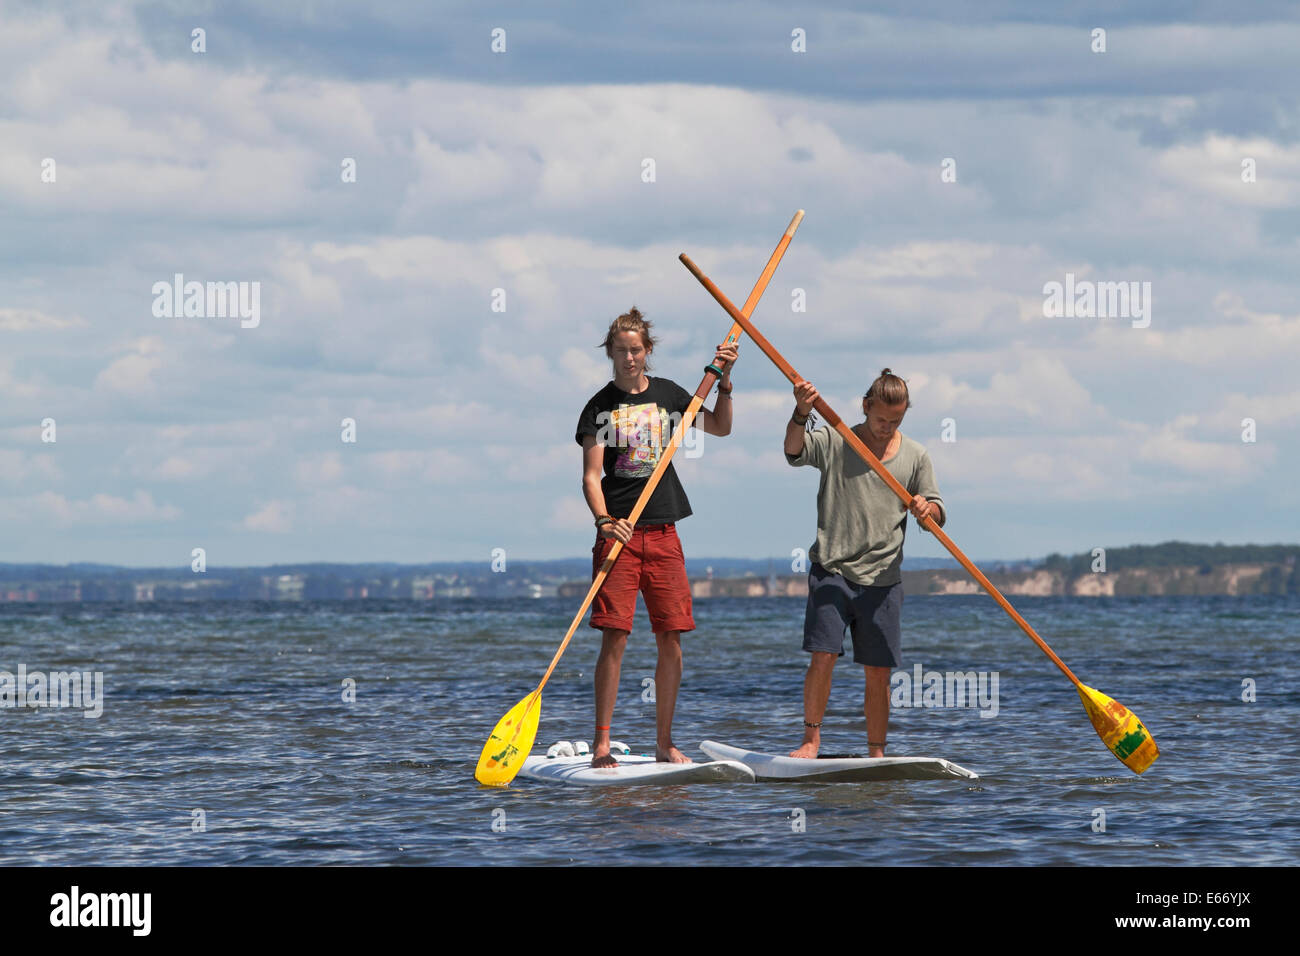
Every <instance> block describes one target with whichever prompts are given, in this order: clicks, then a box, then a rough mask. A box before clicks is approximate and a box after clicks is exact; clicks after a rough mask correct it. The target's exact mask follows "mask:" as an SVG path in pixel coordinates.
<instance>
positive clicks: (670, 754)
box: [655, 744, 695, 763]
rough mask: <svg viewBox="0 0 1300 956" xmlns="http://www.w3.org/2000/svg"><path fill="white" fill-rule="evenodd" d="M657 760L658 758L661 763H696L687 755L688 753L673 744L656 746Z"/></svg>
mask: <svg viewBox="0 0 1300 956" xmlns="http://www.w3.org/2000/svg"><path fill="white" fill-rule="evenodd" d="M655 760H658V761H659V762H660V763H694V762H695V761H694V760H692V759H691V758H690V757H688V756H686V754H684V753H682V752H681V751H680V750H678V749H677V748H676V747H674V746H673V745H672V744H669V745H668V746H667V747H656V748H655Z"/></svg>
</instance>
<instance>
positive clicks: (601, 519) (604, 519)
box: [596, 515, 614, 528]
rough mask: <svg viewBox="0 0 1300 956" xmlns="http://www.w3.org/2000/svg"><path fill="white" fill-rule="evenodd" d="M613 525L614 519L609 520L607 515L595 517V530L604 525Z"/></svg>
mask: <svg viewBox="0 0 1300 956" xmlns="http://www.w3.org/2000/svg"><path fill="white" fill-rule="evenodd" d="M613 523H614V519H613V518H611V517H610V516H609V515H597V516H596V527H597V528H603V527H604V526H605V525H607V524H613Z"/></svg>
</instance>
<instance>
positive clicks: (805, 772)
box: [700, 740, 979, 783]
mask: <svg viewBox="0 0 1300 956" xmlns="http://www.w3.org/2000/svg"><path fill="white" fill-rule="evenodd" d="M700 749H701V750H703V751H704V752H705V753H706V754H708V755H709V756H710V757H713V758H714V759H715V760H734V761H737V762H739V763H742V764H744V765H745V766H746V767H749V768H750V769H751V770H752V771H753V772H754V776H755V777H756V778H758V779H759V780H798V781H801V782H806V783H838V782H846V783H852V782H857V781H866V780H978V779H979V774H977V773H975V772H974V771H971V770H967V769H966V768H965V767H959V766H957V765H956V764H955V763H952V762H951V761H948V760H944V759H943V758H942V757H817V758H815V759H812V760H808V759H804V758H801V757H786V756H780V755H777V754H761V753H756V752H755V751H753V750H743V749H741V748H740V747H728V746H727V745H726V744H720V743H716V742H714V741H712V740H706V741H704V743H702V744H700Z"/></svg>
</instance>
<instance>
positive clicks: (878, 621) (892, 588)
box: [785, 369, 947, 757]
mask: <svg viewBox="0 0 1300 956" xmlns="http://www.w3.org/2000/svg"><path fill="white" fill-rule="evenodd" d="M817 397H818V394H817V389H816V388H814V387H813V385H812V383H811V382H806V381H802V380H801V381H800V382H799V383H798V384H797V385H795V387H794V400H795V409H794V415H792V416H791V418H790V422H789V424H788V425H786V429H785V457H786V460H787V461H788V462H789V463H790V464H791V465H796V466H798V465H812V466H814V467H816V468H817V469H818V470H820V471H821V485H820V486H819V487H818V489H817V541H816V542H815V543H814V544H813V546H812V547H811V548H810V549H809V551H808V558H809V560H810V561H811V562H812V565H811V568H810V570H809V572H808V606H807V609H806V610H805V611H804V623H803V649H804V650H805V651H808V652H809V653H811V654H812V659H811V660H810V661H809V663H808V673H807V674H806V675H805V677H804V687H803V709H804V717H803V722H804V732H803V743H802V745H801V746H800V747H799V748H798V749H797V750H794V751H792V752H791V754H790V756H791V757H816V756H817V752H818V750H819V749H820V747H821V725H822V717H823V716H824V715H825V713H826V703H827V701H828V700H829V699H830V694H831V675H832V673H833V672H834V669H835V659H836V658H837V657H838V656H840V655H842V654H843V653H844V631H845V628H848V629H849V630H850V633H851V634H852V636H853V660H854V662H855V663H858V664H861V665H863V669H864V670H865V672H866V680H867V683H866V692H865V695H864V699H863V707H862V710H863V713H864V715H865V716H866V718H867V746H868V747H869V748H870V749H869V752H868V756H871V757H883V756H884V755H885V743H886V740H885V737H886V733H887V731H888V728H889V674H890V671H891V669H892V668H895V667H898V666H899V665H900V664H901V663H902V660H901V657H902V655H901V645H902V631H901V627H900V623H901V622H900V618H901V612H902V609H903V583H902V581H903V577H902V571H901V568H902V563H903V535H904V532H905V531H906V524H907V514H908V512H909V511H910V512H911V513H912V516H913V517H914V518H916V519H917V523H918V524H919V523H920V522H922V521H923V520H924V519H925V518H926V517H927V516H930V517H933V518H934V519H935V521H937V522H938V523H939V525H940V526H942V525H943V523H944V521H945V520H946V518H947V513H946V511H945V509H944V506H943V499H942V498H941V497H940V496H939V486H938V485H937V484H936V483H935V480H934V468H933V467H932V466H931V464H930V456H929V455H928V454H927V453H926V450H925V448H923V447H922V446H921V445H920V444H918V443H917V442H915V441H913V440H912V439H910V438H908V437H907V436H906V435H904V434H903V433H902V432H900V431H899V430H898V426H899V425H901V424H902V423H903V416H904V415H905V414H906V412H907V409H908V407H909V406H910V405H911V404H912V402H911V399H910V397H909V396H908V392H907V383H906V382H904V381H903V380H902V379H901V378H899V377H898V376H897V375H894V374H892V373H891V372H890V370H889V369H884V370H883V371H882V372H881V373H880V377H879V378H877V379H876V380H875V381H874V382H872V384H871V388H870V389H868V390H867V394H866V395H865V396H863V399H862V411H863V414H865V415H866V417H867V420H866V421H865V422H863V423H862V424H860V425H856V426H854V429H853V431H854V434H856V435H857V436H858V438H860V439H862V442H863V444H865V445H866V446H867V448H868V449H870V450H871V453H872V454H873V455H875V456H876V457H877V458H879V459H880V462H881V464H883V465H884V466H885V467H886V468H888V469H889V471H890V473H891V474H893V476H894V477H895V478H897V479H898V480H899V482H900V483H901V484H902V485H903V487H904V488H906V489H907V491H908V492H909V493H910V494H911V495H912V501H911V504H910V505H908V506H907V507H906V508H904V507H903V503H902V502H901V501H900V500H899V498H898V496H897V495H895V494H894V492H892V491H891V490H890V489H889V487H888V486H887V485H886V484H885V483H884V482H883V481H882V480H881V479H880V476H878V475H877V474H876V473H875V472H874V471H872V470H871V468H870V467H869V466H868V465H867V463H866V462H864V461H863V460H862V459H861V458H860V457H858V455H857V454H856V453H855V452H854V451H853V449H852V448H850V447H849V446H848V444H847V443H846V442H845V441H844V439H843V438H842V437H841V436H840V434H839V433H838V432H836V431H835V430H834V429H832V428H818V429H816V430H815V431H812V432H808V431H806V430H805V427H804V426H805V425H806V424H807V422H808V416H809V414H810V413H811V412H812V408H813V403H814V402H815V401H816V400H817Z"/></svg>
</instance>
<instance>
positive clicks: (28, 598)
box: [0, 542, 1300, 604]
mask: <svg viewBox="0 0 1300 956" xmlns="http://www.w3.org/2000/svg"><path fill="white" fill-rule="evenodd" d="M1298 559H1300V545H1196V544H1186V543H1183V542H1168V543H1166V544H1162V545H1137V546H1130V547H1125V548H1114V549H1109V550H1106V549H1102V548H1098V549H1096V550H1095V551H1093V552H1091V553H1089V554H1080V555H1074V556H1071V557H1065V556H1062V555H1056V554H1054V555H1049V556H1048V557H1047V558H1043V559H1040V560H1025V561H1019V562H1006V561H991V562H985V563H979V562H977V564H978V566H979V567H980V569H981V570H982V571H983V572H984V573H985V574H986V575H987V576H988V578H989V580H990V581H991V582H992V583H993V585H994V586H995V587H996V588H998V589H999V590H1000V591H1002V592H1003V593H1004V594H1007V595H1022V596H1050V595H1074V596H1082V597H1088V596H1095V597H1101V596H1142V595H1151V596H1157V595H1160V596H1170V595H1189V596H1190V595H1215V594H1217V595H1253V594H1277V595H1286V594H1297V593H1300V560H1298ZM804 566H806V558H801V557H796V559H795V560H793V561H792V560H791V559H789V558H761V559H744V558H704V559H696V560H689V561H688V562H687V573H688V575H689V577H690V579H691V592H692V595H693V596H694V597H696V598H700V599H707V598H709V597H800V598H801V597H803V596H804V595H806V594H807V579H806V574H805V573H803V567H804ZM590 581H591V562H590V559H588V558H569V559H562V560H556V561H528V562H525V561H508V560H506V559H504V558H494V559H492V560H488V561H466V562H442V563H436V564H427V565H402V564H378V563H374V564H297V565H278V566H271V567H264V568H208V569H206V570H202V571H196V570H193V569H191V568H189V567H183V568H143V569H131V568H117V567H112V566H109V565H90V564H81V565H66V566H63V567H59V566H55V565H38V564H32V565H22V564H0V604H6V603H94V602H118V603H149V602H155V601H304V600H306V601H313V600H358V599H385V600H414V601H431V600H435V599H440V598H482V599H487V600H492V599H500V598H521V597H523V598H539V597H554V596H558V597H566V598H567V597H576V598H578V599H581V597H582V596H583V595H584V594H585V593H586V591H587V588H588V587H589V586H590ZM903 587H904V590H905V591H906V592H907V593H909V594H934V595H943V594H977V593H980V590H981V589H980V588H979V586H978V585H977V584H976V583H975V581H974V580H973V579H972V578H970V577H969V576H968V575H967V574H966V572H965V571H964V570H962V569H961V568H960V567H959V566H957V564H956V562H955V561H952V560H951V559H947V558H921V559H916V560H910V559H906V558H905V559H904V561H903Z"/></svg>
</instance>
